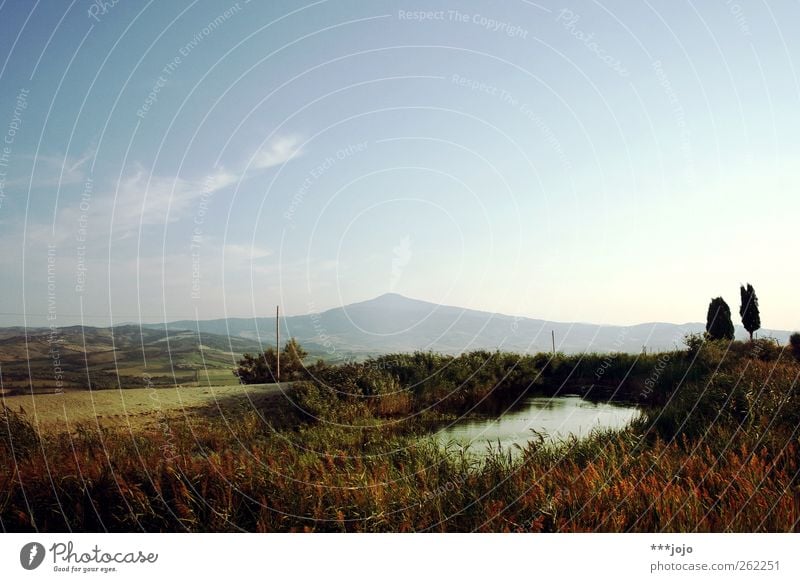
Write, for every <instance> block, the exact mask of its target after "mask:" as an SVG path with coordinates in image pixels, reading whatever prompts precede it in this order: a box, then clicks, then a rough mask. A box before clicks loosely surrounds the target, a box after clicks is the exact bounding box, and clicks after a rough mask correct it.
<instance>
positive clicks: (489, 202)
mask: <svg viewBox="0 0 800 582" xmlns="http://www.w3.org/2000/svg"><path fill="white" fill-rule="evenodd" d="M735 6H736V7H737V9H736V10H734V9H733V8H732V7H731V6H730V5H728V4H725V3H719V4H714V5H710V4H705V5H700V6H694V5H692V4H689V3H687V4H676V3H669V4H668V5H665V6H655V5H651V4H649V3H645V4H642V5H630V4H629V3H622V2H611V3H608V4H606V5H598V4H596V3H591V2H569V3H566V4H564V5H560V6H559V7H558V8H556V9H550V8H548V7H545V6H537V5H536V4H532V3H529V2H510V3H503V4H501V5H497V4H490V3H486V2H464V3H459V4H458V6H457V7H454V6H453V5H452V4H451V3H448V2H434V3H432V4H430V5H427V6H426V8H425V10H426V11H428V12H425V13H420V12H419V11H420V10H422V8H421V7H420V6H416V5H408V6H406V5H404V4H402V3H397V2H387V1H383V0H381V1H378V2H371V3H369V4H367V5H363V4H361V3H357V2H350V1H343V2H336V3H333V2H327V1H322V2H316V3H313V4H308V5H301V4H298V3H286V4H278V5H272V4H271V5H269V6H262V5H257V4H256V3H251V2H244V1H242V2H233V3H230V4H224V5H219V4H212V3H183V2H180V3H179V2H176V3H170V4H168V5H163V6H158V7H151V6H150V5H147V6H146V7H144V8H142V7H139V6H135V5H131V4H127V3H124V2H123V3H118V4H114V5H111V4H110V3H109V6H107V7H106V8H105V9H104V10H103V11H100V10H99V9H97V10H96V11H94V13H93V11H92V10H87V6H76V7H74V8H73V9H69V8H67V7H64V8H63V11H61V9H59V10H55V9H53V10H48V9H45V8H44V7H42V6H40V5H38V4H37V5H35V6H33V7H30V6H27V5H21V4H19V3H5V4H3V5H2V6H1V7H0V15H1V16H2V18H0V29H2V31H3V34H2V35H0V46H2V48H3V50H4V51H5V53H6V55H7V58H6V59H5V60H4V62H3V63H2V64H0V79H2V89H0V133H2V134H3V136H4V138H3V139H4V143H3V144H2V147H0V229H2V230H0V241H2V244H3V248H4V250H5V252H4V253H3V255H2V257H1V258H0V261H1V262H2V265H0V268H2V270H3V273H4V282H5V283H6V284H5V285H4V291H3V293H2V294H0V325H3V326H8V325H22V324H23V323H27V324H28V325H49V324H50V323H55V324H56V325H59V326H64V325H71V324H74V323H79V322H80V321H81V319H83V321H84V322H85V323H86V324H87V325H100V326H105V325H111V324H118V323H122V322H139V321H142V322H158V321H165V320H166V321H172V320H178V319H193V318H195V317H197V318H199V319H203V320H206V319H216V318H224V317H270V316H271V314H272V313H273V312H274V306H275V305H276V304H280V305H281V307H282V309H283V310H284V312H285V313H286V314H288V315H302V314H308V313H311V312H320V311H324V310H325V309H329V308H333V307H337V306H341V305H347V304H350V303H354V302H357V301H363V300H365V299H369V298H372V297H376V296H379V295H381V294H383V293H386V292H397V293H400V294H403V295H405V296H408V297H413V298H419V299H421V300H425V301H430V302H432V303H436V304H443V305H453V306H457V307H463V308H467V309H476V310H482V311H488V312H492V313H503V314H508V315H518V316H523V317H531V318H537V319H545V320H551V321H561V322H591V323H597V324H604V325H632V324H637V323H646V322H655V321H658V322H674V323H686V322H701V321H704V319H705V315H706V309H707V307H708V301H709V300H710V298H712V297H716V296H720V295H721V296H723V297H724V298H725V299H726V301H727V302H728V304H729V305H730V306H731V310H732V312H733V313H734V322H735V323H738V303H739V285H740V284H744V283H748V282H749V283H752V284H753V285H754V286H755V289H756V292H757V293H758V297H759V300H760V306H761V321H762V325H763V327H764V328H773V329H784V330H793V329H800V312H798V310H797V309H796V306H795V304H796V290H795V284H796V282H797V277H796V275H794V274H793V271H791V269H790V265H788V261H787V259H786V258H785V255H786V253H787V251H788V250H789V249H792V248H793V247H794V245H795V241H794V237H795V234H794V233H795V217H796V215H797V212H796V210H797V204H798V203H797V197H796V196H795V195H794V194H795V192H796V190H797V187H798V185H800V179H799V178H798V177H797V176H796V175H794V174H793V172H792V171H791V168H792V167H793V164H792V162H793V161H794V160H795V159H796V158H797V156H796V154H797V144H796V141H797V140H796V136H797V135H798V130H800V108H799V107H798V104H800V81H798V77H797V74H796V71H795V68H794V65H793V59H792V55H794V54H800V39H798V38H796V36H791V35H786V34H784V32H783V30H782V28H781V26H780V25H779V23H781V22H784V23H785V22H791V21H796V20H797V18H798V17H800V5H798V4H797V3H789V2H779V3H776V4H773V5H771V6H769V7H762V9H759V10H753V9H749V8H748V7H747V6H740V5H738V4H737V5H735ZM4 148H5V149H4Z"/></svg>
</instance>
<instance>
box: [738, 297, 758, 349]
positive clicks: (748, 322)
mask: <svg viewBox="0 0 800 582" xmlns="http://www.w3.org/2000/svg"><path fill="white" fill-rule="evenodd" d="M740 291H741V294H742V305H741V307H739V315H741V316H742V325H743V326H744V328H745V329H746V330H747V332H748V333H749V334H750V341H753V332H754V331H756V330H757V329H760V328H761V314H760V313H759V311H758V297H756V290H755V289H753V286H752V285H751V284H750V283H748V284H747V287H745V286H744V285H742V286H741V288H740Z"/></svg>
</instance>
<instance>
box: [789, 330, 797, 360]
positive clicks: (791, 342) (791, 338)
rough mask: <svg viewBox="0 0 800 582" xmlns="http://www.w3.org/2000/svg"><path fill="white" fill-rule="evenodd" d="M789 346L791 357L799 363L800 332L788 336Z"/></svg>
mask: <svg viewBox="0 0 800 582" xmlns="http://www.w3.org/2000/svg"><path fill="white" fill-rule="evenodd" d="M789 345H790V346H792V355H793V356H794V357H795V358H796V359H797V360H799V361H800V332H794V333H793V334H792V335H790V336H789Z"/></svg>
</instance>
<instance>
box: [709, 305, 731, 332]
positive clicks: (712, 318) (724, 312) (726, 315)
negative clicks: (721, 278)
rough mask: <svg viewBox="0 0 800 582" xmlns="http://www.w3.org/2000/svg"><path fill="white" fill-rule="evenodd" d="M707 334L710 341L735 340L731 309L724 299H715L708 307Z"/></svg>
mask: <svg viewBox="0 0 800 582" xmlns="http://www.w3.org/2000/svg"><path fill="white" fill-rule="evenodd" d="M706 334H707V335H708V339H710V340H721V339H727V340H732V339H733V321H732V320H731V308H730V307H728V304H727V303H725V300H724V299H723V298H722V297H715V298H714V299H712V300H711V303H709V305H708V316H707V317H706Z"/></svg>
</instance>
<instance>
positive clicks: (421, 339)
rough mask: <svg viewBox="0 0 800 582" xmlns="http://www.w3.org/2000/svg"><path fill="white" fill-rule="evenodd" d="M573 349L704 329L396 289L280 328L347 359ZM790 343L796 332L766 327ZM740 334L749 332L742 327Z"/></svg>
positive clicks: (248, 329)
mask: <svg viewBox="0 0 800 582" xmlns="http://www.w3.org/2000/svg"><path fill="white" fill-rule="evenodd" d="M198 326H199V329H200V331H201V332H202V333H204V334H205V333H213V334H222V335H230V336H231V337H236V338H246V339H251V340H259V338H260V341H261V343H263V344H264V345H270V344H272V345H274V341H273V340H272V337H273V334H274V329H275V318H274V317H264V318H254V319H243V318H229V319H215V320H208V321H201V322H199V323H198V322H195V321H175V322H172V323H169V324H168V328H169V329H170V330H171V331H179V330H188V329H197V327H198ZM551 331H552V332H555V339H556V349H558V350H559V351H563V352H566V353H581V352H586V351H588V352H592V351H595V352H614V351H616V352H629V353H639V352H641V351H642V348H644V347H646V348H647V349H648V350H653V351H661V350H668V349H673V348H675V347H676V346H679V345H681V343H682V341H683V337H684V336H685V335H686V334H688V333H700V332H702V331H704V325H703V324H701V323H686V324H673V323H642V324H639V325H633V326H615V325H597V324H590V323H564V322H552V321H546V320H541V319H531V318H524V317H514V316H509V315H502V314H497V313H489V312H485V311H476V310H471V309H464V308H461V307H452V306H446V305H437V304H434V303H429V302H426V301H420V300H416V299H410V298H407V297H404V296H402V295H398V294H395V293H388V294H385V295H381V296H380V297H377V298H375V299H371V300H369V301H363V302H360V303H353V304H351V305H347V306H344V307H338V308H334V309H329V310H327V311H324V312H322V313H318V314H309V315H296V316H291V317H285V318H282V320H281V334H282V335H283V336H285V337H289V336H294V337H296V338H297V339H298V340H299V341H300V343H302V344H303V345H304V346H306V347H308V348H310V350H311V351H314V352H319V353H323V354H326V357H327V358H333V359H336V358H337V356H341V357H342V358H346V357H348V356H349V355H352V354H355V355H360V356H366V355H372V354H385V353H390V352H406V351H414V350H433V351H436V352H443V353H450V354H453V353H458V352H462V351H464V350H471V349H489V350H494V349H501V350H507V351H515V352H523V353H535V352H540V351H550V350H551V349H552V339H551ZM759 335H760V336H761V337H765V336H772V337H775V338H776V339H778V340H779V341H781V342H782V343H785V342H786V341H787V339H788V336H789V332H787V331H780V330H762V331H761V332H759ZM737 337H740V338H744V337H745V332H744V330H743V329H741V328H737Z"/></svg>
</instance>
